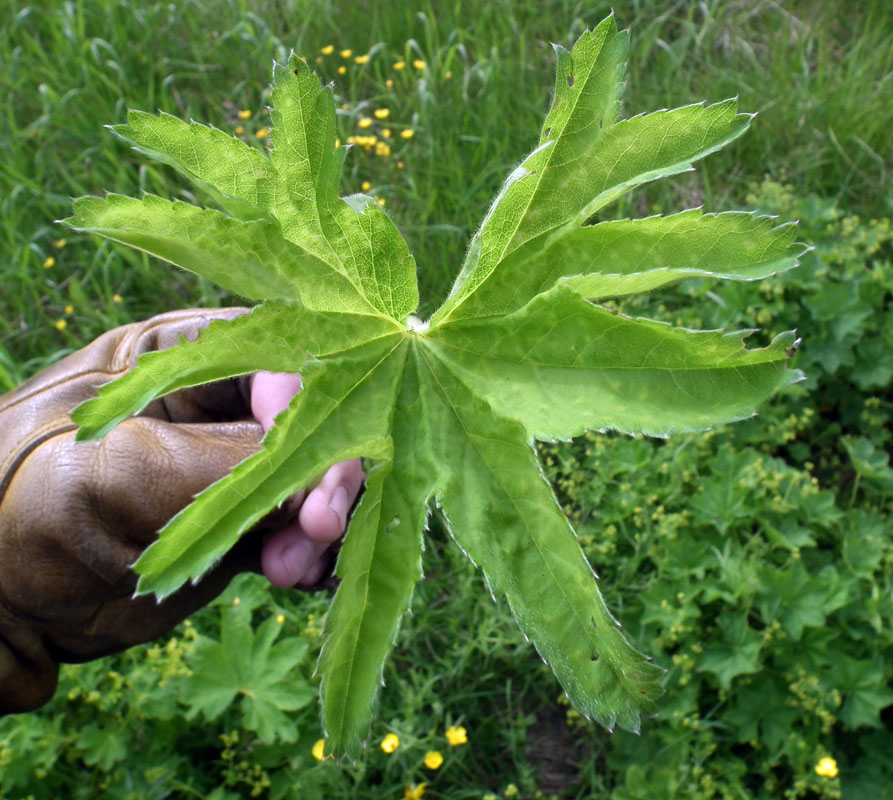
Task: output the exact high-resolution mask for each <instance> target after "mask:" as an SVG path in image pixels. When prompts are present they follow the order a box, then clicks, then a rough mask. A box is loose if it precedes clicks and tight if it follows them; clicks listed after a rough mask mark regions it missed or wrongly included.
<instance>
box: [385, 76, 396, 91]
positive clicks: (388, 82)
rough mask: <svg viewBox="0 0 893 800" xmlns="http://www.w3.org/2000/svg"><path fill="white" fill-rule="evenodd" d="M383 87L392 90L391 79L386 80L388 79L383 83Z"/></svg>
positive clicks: (392, 83) (392, 82)
mask: <svg viewBox="0 0 893 800" xmlns="http://www.w3.org/2000/svg"><path fill="white" fill-rule="evenodd" d="M384 85H385V86H387V87H388V89H393V88H394V81H393V80H391V78H388V79H387V80H386V81H385V82H384Z"/></svg>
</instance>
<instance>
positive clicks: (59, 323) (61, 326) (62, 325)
mask: <svg viewBox="0 0 893 800" xmlns="http://www.w3.org/2000/svg"><path fill="white" fill-rule="evenodd" d="M53 324H54V325H55V326H56V330H60V331H64V330H65V329H66V328H67V327H68V323H67V322H66V321H65V320H64V319H57V320H56V321H55V322H54V323H53Z"/></svg>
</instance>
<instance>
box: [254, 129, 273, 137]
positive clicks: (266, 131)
mask: <svg viewBox="0 0 893 800" xmlns="http://www.w3.org/2000/svg"><path fill="white" fill-rule="evenodd" d="M254 135H255V136H256V137H257V138H258V139H266V138H267V137H268V136H269V135H270V129H269V128H261V129H260V130H259V131H258V132H257V133H255V134H254Z"/></svg>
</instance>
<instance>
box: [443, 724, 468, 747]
mask: <svg viewBox="0 0 893 800" xmlns="http://www.w3.org/2000/svg"><path fill="white" fill-rule="evenodd" d="M446 738H447V741H448V742H449V743H450V746H451V747H457V746H459V745H460V744H466V743H467V742H468V731H467V730H465V728H463V727H461V726H458V727H457V726H456V725H450V727H449V728H447V730H446Z"/></svg>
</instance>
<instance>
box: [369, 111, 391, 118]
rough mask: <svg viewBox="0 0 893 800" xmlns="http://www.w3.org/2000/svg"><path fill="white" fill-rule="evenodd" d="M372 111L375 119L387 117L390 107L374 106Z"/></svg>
mask: <svg viewBox="0 0 893 800" xmlns="http://www.w3.org/2000/svg"><path fill="white" fill-rule="evenodd" d="M372 113H373V114H374V115H375V119H387V118H388V116H389V115H390V113H391V109H389V108H376V109H375V111H373V112H372Z"/></svg>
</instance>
